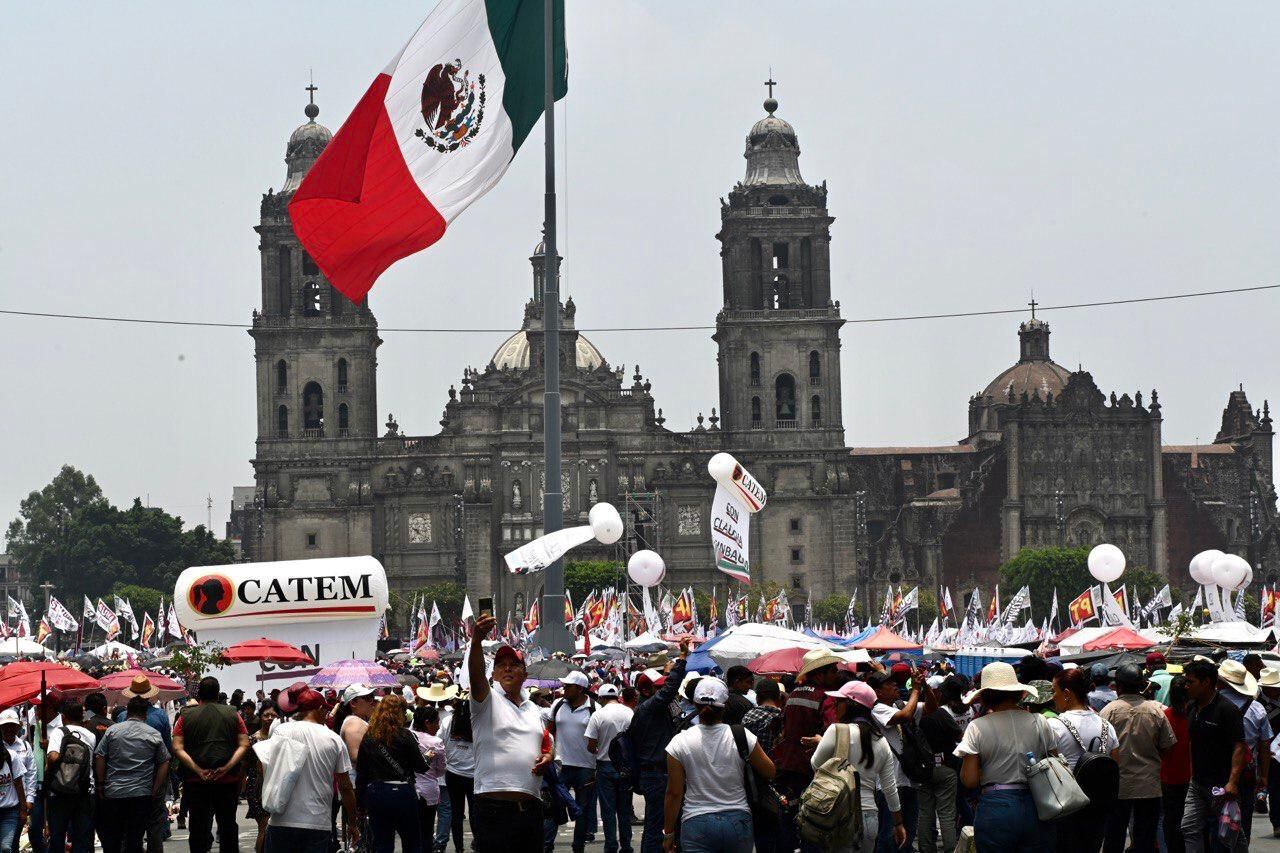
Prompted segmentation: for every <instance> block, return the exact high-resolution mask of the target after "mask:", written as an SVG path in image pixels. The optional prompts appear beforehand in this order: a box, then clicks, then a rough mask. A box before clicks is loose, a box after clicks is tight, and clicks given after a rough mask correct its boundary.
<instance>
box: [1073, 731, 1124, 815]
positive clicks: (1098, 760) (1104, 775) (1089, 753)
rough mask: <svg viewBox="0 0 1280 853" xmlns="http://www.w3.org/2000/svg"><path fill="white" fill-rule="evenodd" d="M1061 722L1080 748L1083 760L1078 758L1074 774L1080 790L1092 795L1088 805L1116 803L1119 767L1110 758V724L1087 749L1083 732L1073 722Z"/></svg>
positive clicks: (1118, 788) (1118, 789)
mask: <svg viewBox="0 0 1280 853" xmlns="http://www.w3.org/2000/svg"><path fill="white" fill-rule="evenodd" d="M1058 721H1059V722H1060V723H1062V725H1063V726H1065V727H1066V729H1067V731H1068V732H1069V733H1070V734H1071V737H1073V738H1075V741H1076V744H1077V745H1079V747H1080V757H1079V758H1077V759H1076V766H1075V767H1074V768H1073V773H1074V775H1075V777H1076V782H1078V783H1079V784H1080V789H1081V790H1082V791H1084V792H1085V793H1086V794H1088V795H1089V802H1091V803H1093V804H1094V805H1103V806H1105V805H1109V804H1111V803H1113V802H1115V800H1116V797H1118V796H1119V795H1120V765H1119V764H1117V763H1116V760H1115V759H1114V758H1112V757H1111V748H1110V746H1109V743H1110V738H1108V737H1107V731H1108V729H1109V725H1108V724H1107V723H1106V722H1105V721H1104V722H1103V724H1102V736H1101V737H1100V738H1094V739H1093V740H1092V741H1090V743H1089V746H1088V748H1086V747H1085V745H1084V741H1083V740H1082V739H1081V737H1080V732H1078V731H1076V727H1075V726H1073V725H1071V723H1070V721H1068V720H1067V719H1065V718H1064V717H1058Z"/></svg>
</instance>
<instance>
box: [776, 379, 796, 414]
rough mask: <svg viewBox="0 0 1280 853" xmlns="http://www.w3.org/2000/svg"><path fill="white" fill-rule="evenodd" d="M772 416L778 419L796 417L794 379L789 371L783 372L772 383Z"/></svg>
mask: <svg viewBox="0 0 1280 853" xmlns="http://www.w3.org/2000/svg"><path fill="white" fill-rule="evenodd" d="M773 396H774V417H775V418H776V419H777V420H778V421H779V422H782V421H792V422H794V421H795V419H796V380H795V377H794V376H792V375H791V374H790V373H783V374H782V375H780V376H779V377H778V378H777V379H776V380H775V381H774V383H773Z"/></svg>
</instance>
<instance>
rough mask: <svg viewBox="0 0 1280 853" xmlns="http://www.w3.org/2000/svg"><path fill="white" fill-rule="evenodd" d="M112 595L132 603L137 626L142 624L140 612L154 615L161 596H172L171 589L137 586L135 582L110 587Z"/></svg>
mask: <svg viewBox="0 0 1280 853" xmlns="http://www.w3.org/2000/svg"><path fill="white" fill-rule="evenodd" d="M111 594H112V595H113V596H117V595H118V596H120V597H121V598H123V599H124V600H125V601H127V602H129V603H130V604H132V605H133V612H134V613H136V614H137V615H138V626H139V627H141V626H142V614H143V613H150V614H152V615H153V616H154V615H155V612H156V609H157V608H158V607H159V606H160V601H161V599H163V598H173V591H172V590H170V591H169V592H168V593H165V592H162V591H161V590H158V589H152V588H151V587H149V586H138V585H136V584H129V583H118V584H116V585H115V586H113V587H111Z"/></svg>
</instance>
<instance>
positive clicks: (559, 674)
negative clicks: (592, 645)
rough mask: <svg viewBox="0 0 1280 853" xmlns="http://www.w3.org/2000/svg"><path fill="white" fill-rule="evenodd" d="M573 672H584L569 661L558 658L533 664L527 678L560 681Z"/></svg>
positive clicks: (530, 665)
mask: <svg viewBox="0 0 1280 853" xmlns="http://www.w3.org/2000/svg"><path fill="white" fill-rule="evenodd" d="M571 672H582V670H581V669H580V668H579V667H577V666H574V665H573V664H571V663H569V661H567V660H559V659H557V658H551V659H549V660H540V661H538V662H537V663H531V664H529V668H528V670H527V671H526V673H527V677H528V678H530V679H532V680H534V681H559V680H560V679H562V678H564V677H565V676H566V675H568V674H569V673H571Z"/></svg>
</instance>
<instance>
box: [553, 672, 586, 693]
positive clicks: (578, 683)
mask: <svg viewBox="0 0 1280 853" xmlns="http://www.w3.org/2000/svg"><path fill="white" fill-rule="evenodd" d="M560 683H561V684H572V685H573V686H575V687H581V688H582V689H583V690H586V689H587V687H588V684H589V682H588V681H587V676H586V674H585V673H581V672H576V671H575V672H570V673H568V674H566V675H565V676H564V677H563V678H561V679H560Z"/></svg>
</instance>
